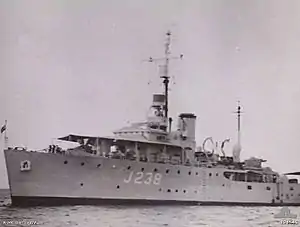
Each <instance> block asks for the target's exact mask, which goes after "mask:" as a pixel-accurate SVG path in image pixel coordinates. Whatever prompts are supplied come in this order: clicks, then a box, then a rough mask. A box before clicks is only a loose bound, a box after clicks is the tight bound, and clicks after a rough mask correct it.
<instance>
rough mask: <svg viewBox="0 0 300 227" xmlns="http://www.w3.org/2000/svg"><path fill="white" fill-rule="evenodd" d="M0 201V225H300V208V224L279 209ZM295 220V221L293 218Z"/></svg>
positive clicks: (298, 210) (295, 211)
mask: <svg viewBox="0 0 300 227" xmlns="http://www.w3.org/2000/svg"><path fill="white" fill-rule="evenodd" d="M4 197H5V196H4V195H3V193H2V197H1V198H0V226H47V227H65V226H66V227H67V226H84V227H96V226H97V227H141V226H145V227H160V226H162V227H166V226H170V227H187V226H191V227H194V226H211V227H220V226H221V227H222V226H224V227H227V226H228V227H248V226H261V227H264V226H268V227H269V226H272V227H274V226H289V225H292V226H300V207H299V208H298V207H290V211H291V213H293V214H297V215H298V218H297V219H296V221H297V222H298V223H294V224H288V225H287V224H283V223H281V220H282V219H279V220H278V219H276V218H274V214H277V213H279V211H280V209H281V208H280V207H239V206H229V207H224V206H220V207H219V206H153V207H151V206H136V207H126V206H63V207H36V208H13V207H10V206H9V203H10V199H9V197H8V196H6V198H4ZM294 221H295V219H294Z"/></svg>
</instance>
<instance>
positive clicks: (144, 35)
mask: <svg viewBox="0 0 300 227" xmlns="http://www.w3.org/2000/svg"><path fill="white" fill-rule="evenodd" d="M299 11H300V2H299V1H297V0H290V1H280V0H278V1H277V0H265V1H260V0H243V1H241V0H195V1H193V0H189V1H180V0H164V1H161V0H151V1H141V0H123V1H121V0H119V1H116V0H111V1H91V0H86V1H79V0H77V1H75V0H73V1H66V0H60V1H52V0H43V1H41V0H28V1H17V0H2V1H0V32H1V35H0V50H1V51H0V105H1V108H0V124H4V121H5V120H7V121H8V124H7V136H8V137H9V145H10V146H27V147H28V148H32V149H43V148H46V147H47V146H48V145H49V144H50V143H52V141H53V138H57V137H60V136H65V135H67V134H70V133H78V134H84V135H95V136H101V135H102V136H104V135H111V133H112V131H114V130H116V129H118V128H121V127H123V126H125V125H127V124H128V122H135V121H141V120H144V119H145V117H146V113H147V111H148V109H149V106H150V104H151V100H152V94H153V93H157V92H161V91H162V86H161V84H160V82H161V81H160V79H159V75H158V65H157V64H153V63H152V64H151V63H147V62H146V61H145V60H146V59H148V58H149V57H150V56H152V57H163V54H164V42H165V33H166V31H167V30H171V31H172V34H173V35H172V44H171V52H172V54H173V55H174V56H179V54H183V55H184V58H183V60H181V61H173V62H172V63H171V64H170V75H171V76H172V83H171V87H170V114H171V115H172V117H173V119H176V117H177V116H178V115H179V114H180V113H181V112H191V113H194V114H196V115H197V128H196V138H197V145H198V146H200V145H202V142H203V140H204V139H205V138H206V137H209V136H212V137H213V138H214V140H215V141H223V140H224V139H226V138H230V139H231V142H230V143H229V144H228V145H227V147H226V149H225V152H226V153H227V154H228V155H231V153H232V147H233V145H234V144H235V143H236V140H237V133H236V128H237V120H236V116H235V115H234V114H233V112H234V111H235V110H236V106H237V101H238V100H240V102H241V105H242V109H243V111H244V114H243V116H242V135H241V142H242V152H241V157H242V159H244V158H249V157H252V156H256V157H259V158H264V159H267V160H268V162H267V165H268V166H271V167H272V168H273V169H275V170H277V171H279V172H290V171H297V170H299V168H300V166H299V160H300V149H299V147H300V140H299V137H300V118H299V116H300V104H299V102H297V100H299V99H300V77H299V75H298V74H299V73H300V64H299V62H298V59H300V42H299V40H300V24H299V21H300V13H299ZM175 121H176V120H175ZM3 142H4V138H3V135H2V138H1V140H0V143H1V149H0V151H2V148H3ZM3 187H8V183H7V174H6V168H5V162H4V154H3V152H1V154H0V188H3Z"/></svg>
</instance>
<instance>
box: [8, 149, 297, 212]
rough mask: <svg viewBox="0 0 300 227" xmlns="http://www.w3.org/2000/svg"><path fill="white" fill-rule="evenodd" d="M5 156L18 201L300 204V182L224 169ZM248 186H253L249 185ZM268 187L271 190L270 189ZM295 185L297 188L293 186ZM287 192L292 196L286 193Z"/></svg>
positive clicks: (23, 154) (31, 154)
mask: <svg viewBox="0 0 300 227" xmlns="http://www.w3.org/2000/svg"><path fill="white" fill-rule="evenodd" d="M5 160H6V166H7V172H8V180H9V185H10V192H11V197H12V204H13V205H14V206H24V205H27V206H36V205H70V204H78V205H79V204H80V205H84V204H120V205H121V204H127V205H128V204H129V205H130V204H145V205H147V204H151V205H154V204H155V205H170V204H190V205H247V206H248V205H256V206H259V205H263V206H266V205H267V206H274V205H277V206H283V205H289V206H291V205H298V206H300V186H299V184H289V183H286V182H285V183H283V184H280V185H279V184H276V183H256V182H235V181H231V180H229V179H227V178H225V177H224V172H225V171H228V170H227V169H224V168H200V167H192V166H182V165H171V164H159V163H147V162H136V161H129V160H119V159H109V158H103V157H87V156H72V155H61V154H51V153H39V152H27V151H16V150H6V151H5ZM24 161H30V163H31V168H30V170H28V171H22V170H21V167H20V165H21V163H22V162H24ZM249 185H251V187H252V189H251V190H249V189H248V186H249ZM267 187H268V188H269V190H266V188H267ZM291 187H293V191H290V188H291ZM287 194H288V195H289V197H286V195H287ZM278 195H279V196H280V197H278ZM281 195H283V196H281Z"/></svg>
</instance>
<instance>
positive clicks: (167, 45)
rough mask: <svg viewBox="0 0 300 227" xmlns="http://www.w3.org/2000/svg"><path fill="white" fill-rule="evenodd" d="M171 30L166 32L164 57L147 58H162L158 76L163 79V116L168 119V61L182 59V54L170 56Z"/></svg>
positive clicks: (158, 59) (151, 59) (151, 60)
mask: <svg viewBox="0 0 300 227" xmlns="http://www.w3.org/2000/svg"><path fill="white" fill-rule="evenodd" d="M171 35H172V34H171V32H170V31H168V32H167V33H166V42H165V57H164V58H157V59H154V58H152V57H150V58H149V60H148V61H149V62H154V61H161V60H164V64H163V65H160V66H159V67H160V69H161V70H162V76H160V78H162V79H163V85H164V96H165V105H164V117H165V118H166V119H168V111H169V82H170V76H169V62H170V60H171V59H182V58H183V55H182V54H181V55H180V56H179V57H170V54H171V52H170V45H171Z"/></svg>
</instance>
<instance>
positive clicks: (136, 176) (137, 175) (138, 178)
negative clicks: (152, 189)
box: [124, 171, 162, 185]
mask: <svg viewBox="0 0 300 227" xmlns="http://www.w3.org/2000/svg"><path fill="white" fill-rule="evenodd" d="M161 179H162V175H161V174H160V173H155V174H153V173H151V172H149V173H144V172H134V171H131V172H130V173H129V176H128V178H125V179H124V182H125V183H126V184H128V183H130V182H133V183H134V184H146V185H150V184H154V185H160V183H161Z"/></svg>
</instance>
